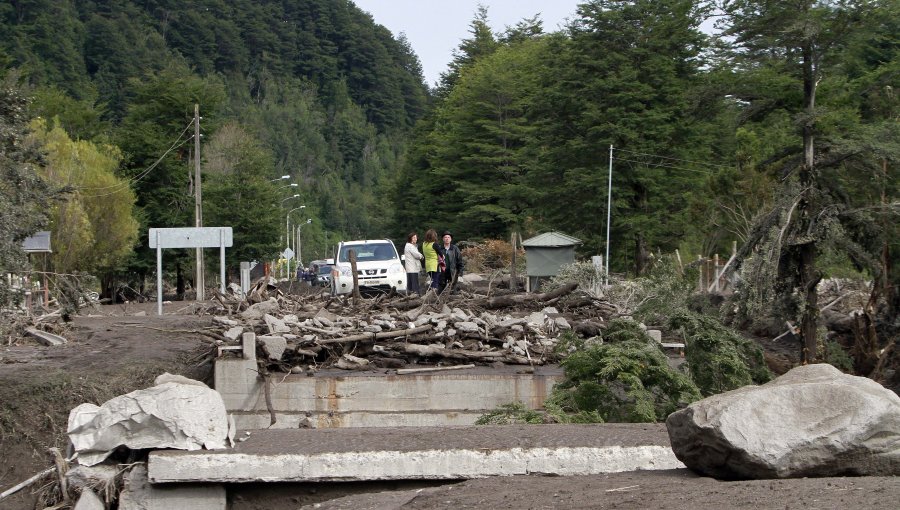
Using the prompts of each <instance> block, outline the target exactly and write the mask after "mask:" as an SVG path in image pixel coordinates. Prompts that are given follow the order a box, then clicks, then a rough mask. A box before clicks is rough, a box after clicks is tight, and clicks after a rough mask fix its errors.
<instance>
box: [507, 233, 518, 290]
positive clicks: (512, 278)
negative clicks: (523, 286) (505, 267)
mask: <svg viewBox="0 0 900 510" xmlns="http://www.w3.org/2000/svg"><path fill="white" fill-rule="evenodd" d="M509 244H510V245H511V246H512V264H511V265H510V268H509V288H510V289H512V290H514V291H516V292H518V291H519V279H518V278H517V277H516V251H517V250H518V248H517V247H516V233H515V232H513V233H512V235H511V236H510V238H509Z"/></svg>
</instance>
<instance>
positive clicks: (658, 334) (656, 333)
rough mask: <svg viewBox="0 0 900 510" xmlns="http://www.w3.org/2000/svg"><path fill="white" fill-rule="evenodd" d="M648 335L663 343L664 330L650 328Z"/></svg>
mask: <svg viewBox="0 0 900 510" xmlns="http://www.w3.org/2000/svg"><path fill="white" fill-rule="evenodd" d="M647 335H648V336H649V337H650V338H652V339H653V340H654V341H655V342H657V343H662V331H660V330H658V329H648V330H647Z"/></svg>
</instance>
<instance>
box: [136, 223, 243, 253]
mask: <svg viewBox="0 0 900 510" xmlns="http://www.w3.org/2000/svg"><path fill="white" fill-rule="evenodd" d="M157 234H159V246H157V245H156V238H157ZM222 241H224V245H225V247H226V248H228V247H231V245H232V244H234V241H233V239H232V234H231V227H187V228H151V229H150V247H151V248H218V247H220V246H222Z"/></svg>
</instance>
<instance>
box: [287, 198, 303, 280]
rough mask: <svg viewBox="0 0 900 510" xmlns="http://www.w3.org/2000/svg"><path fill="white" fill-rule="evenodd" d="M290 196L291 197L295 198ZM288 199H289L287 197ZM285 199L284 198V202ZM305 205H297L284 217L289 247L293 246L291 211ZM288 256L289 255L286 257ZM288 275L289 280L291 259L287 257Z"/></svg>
mask: <svg viewBox="0 0 900 510" xmlns="http://www.w3.org/2000/svg"><path fill="white" fill-rule="evenodd" d="M299 196H300V195H294V197H299ZM294 197H289V198H294ZM285 200H287V199H285ZM283 201H284V200H282V202H283ZM305 207H306V206H305V205H301V206H300V207H295V208H293V209H291V210H290V211H288V213H287V215H285V217H284V242H285V244H286V245H287V247H288V248H290V247H291V213H292V212H294V211H299V210H300V209H303V208H305ZM285 258H287V257H285ZM287 277H288V280H290V279H291V259H287Z"/></svg>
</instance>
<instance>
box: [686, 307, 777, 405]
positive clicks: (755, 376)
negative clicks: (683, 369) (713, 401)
mask: <svg viewBox="0 0 900 510" xmlns="http://www.w3.org/2000/svg"><path fill="white" fill-rule="evenodd" d="M669 327H671V328H673V329H681V330H682V331H683V332H684V336H685V358H686V362H687V363H686V364H687V366H688V373H689V374H690V377H691V379H692V380H693V381H694V383H696V385H697V386H698V387H699V388H700V392H701V393H702V394H703V395H704V396H709V395H715V394H717V393H722V392H725V391H729V390H733V389H736V388H740V387H741V386H746V385H748V384H762V383H765V382H768V381H770V380H772V372H771V371H769V369H768V367H767V366H766V362H765V359H764V358H763V352H762V349H761V348H760V347H759V346H758V345H756V344H755V343H753V342H752V341H750V340H747V339H746V338H744V337H742V336H741V335H740V334H739V333H738V332H736V331H735V330H733V329H730V328H727V327H725V326H723V325H722V323H721V322H719V320H718V319H715V318H713V317H709V316H706V315H700V314H696V313H691V312H681V313H678V314H676V315H675V316H673V317H672V318H671V319H670V320H669Z"/></svg>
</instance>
